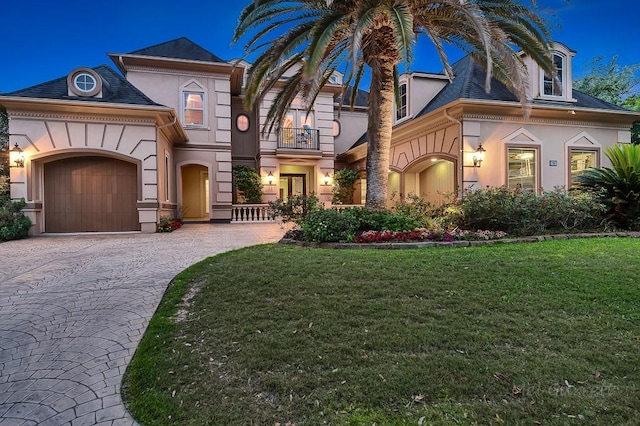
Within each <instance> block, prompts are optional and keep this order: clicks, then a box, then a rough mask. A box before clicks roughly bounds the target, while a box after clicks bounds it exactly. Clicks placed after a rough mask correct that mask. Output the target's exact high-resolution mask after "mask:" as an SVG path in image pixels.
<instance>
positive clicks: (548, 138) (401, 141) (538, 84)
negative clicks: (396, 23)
mask: <svg viewBox="0 0 640 426" xmlns="http://www.w3.org/2000/svg"><path fill="white" fill-rule="evenodd" d="M552 52H553V61H554V63H555V66H556V69H557V76H556V77H557V79H554V78H553V76H549V75H547V74H545V73H544V72H543V71H542V70H541V69H540V67H539V66H538V65H537V64H536V63H535V62H534V61H533V60H531V59H530V58H528V57H525V56H523V60H524V62H525V64H526V66H527V69H528V73H529V77H530V82H529V88H528V93H527V97H528V99H529V100H530V106H529V107H528V108H525V109H523V107H522V104H521V103H520V102H519V101H518V99H517V98H516V96H515V95H514V94H513V93H511V92H510V91H509V90H508V89H507V88H506V87H505V86H504V85H503V84H502V83H500V82H499V81H497V80H496V79H493V81H492V84H491V91H490V92H489V93H487V92H486V91H485V89H484V82H485V76H486V73H485V72H484V70H483V69H482V67H481V66H479V65H478V64H476V63H475V62H474V61H473V60H472V59H471V57H469V56H467V57H464V58H462V59H461V60H459V61H458V62H456V63H455V64H453V72H454V78H453V80H452V81H449V79H448V78H447V77H446V76H445V75H444V74H426V73H412V74H405V75H402V76H400V78H399V93H398V99H399V102H398V105H396V116H395V118H394V119H395V125H394V128H393V135H392V146H391V165H390V170H389V194H390V199H391V196H392V195H393V194H396V195H397V196H398V197H399V198H401V197H404V196H406V195H409V194H415V195H418V196H420V197H423V198H426V199H427V200H429V201H430V202H432V203H434V204H439V203H442V202H443V201H444V200H445V199H446V198H447V194H449V195H451V194H453V195H454V196H463V195H464V191H463V190H464V189H465V188H483V187H487V186H506V187H508V188H523V189H530V190H534V191H539V190H540V189H553V188H554V187H556V186H563V187H565V188H570V187H571V185H572V182H573V178H574V176H575V175H576V174H577V173H578V172H580V171H581V170H584V169H585V168H590V167H599V166H609V165H610V164H609V163H608V159H607V158H606V157H605V156H604V152H603V148H605V147H608V146H612V145H615V144H617V143H629V142H630V141H631V134H630V127H631V125H632V124H633V122H634V121H637V120H639V119H640V113H638V112H634V111H629V110H626V109H624V108H621V107H618V106H616V105H612V104H610V103H607V102H605V101H602V100H600V99H597V98H594V97H592V96H589V95H587V94H584V93H581V92H579V91H577V90H573V88H572V78H571V75H572V59H573V57H574V55H575V53H576V52H574V51H572V50H571V49H569V48H567V47H566V46H564V45H563V44H561V43H553V44H552ZM366 145H367V144H366V134H365V135H362V136H361V137H360V139H359V140H358V141H357V142H356V143H355V144H354V145H353V146H352V147H350V149H348V150H347V151H346V152H344V153H341V154H340V155H339V156H338V159H339V161H341V162H344V163H346V164H348V165H349V167H351V168H352V169H354V170H356V171H363V170H365V159H366ZM364 185H366V183H365V182H363V186H364ZM390 203H391V201H390Z"/></svg>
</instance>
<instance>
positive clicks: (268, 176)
mask: <svg viewBox="0 0 640 426" xmlns="http://www.w3.org/2000/svg"><path fill="white" fill-rule="evenodd" d="M267 185H269V186H271V185H273V173H271V170H269V174H268V175H267Z"/></svg>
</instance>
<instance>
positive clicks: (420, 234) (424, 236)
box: [354, 229, 455, 243]
mask: <svg viewBox="0 0 640 426" xmlns="http://www.w3.org/2000/svg"><path fill="white" fill-rule="evenodd" d="M454 238H455V237H454V234H452V233H450V232H447V231H445V232H436V231H427V230H425V229H414V230H412V231H386V230H385V231H365V232H363V233H361V234H360V235H356V236H355V238H354V241H355V242H357V243H386V242H406V241H453V240H454Z"/></svg>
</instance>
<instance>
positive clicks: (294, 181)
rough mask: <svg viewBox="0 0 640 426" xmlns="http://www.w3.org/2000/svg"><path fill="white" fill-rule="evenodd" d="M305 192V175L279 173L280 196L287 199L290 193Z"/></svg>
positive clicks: (300, 193) (302, 193)
mask: <svg viewBox="0 0 640 426" xmlns="http://www.w3.org/2000/svg"><path fill="white" fill-rule="evenodd" d="M306 193H307V185H306V175H285V174H282V175H280V198H281V199H282V200H283V201H287V200H288V199H289V197H290V196H292V195H305V194H306Z"/></svg>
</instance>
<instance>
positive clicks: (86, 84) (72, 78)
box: [67, 68, 102, 97]
mask: <svg viewBox="0 0 640 426" xmlns="http://www.w3.org/2000/svg"><path fill="white" fill-rule="evenodd" d="M67 86H68V87H69V91H70V92H71V93H73V94H74V95H76V96H83V97H89V96H95V95H97V94H98V93H100V91H101V90H102V79H101V78H100V76H99V75H98V74H97V73H96V72H95V71H94V70H92V69H89V68H78V69H75V70H73V71H71V73H70V74H69V76H68V77H67Z"/></svg>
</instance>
